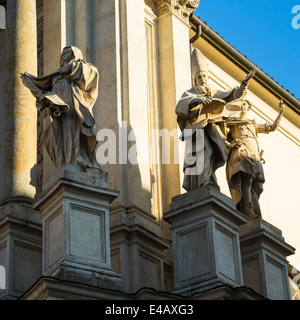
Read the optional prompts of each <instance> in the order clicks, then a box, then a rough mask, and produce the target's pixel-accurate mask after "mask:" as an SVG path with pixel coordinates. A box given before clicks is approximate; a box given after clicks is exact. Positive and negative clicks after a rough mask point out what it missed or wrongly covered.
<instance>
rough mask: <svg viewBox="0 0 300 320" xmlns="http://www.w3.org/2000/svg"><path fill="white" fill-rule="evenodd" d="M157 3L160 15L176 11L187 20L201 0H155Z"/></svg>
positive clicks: (175, 12)
mask: <svg viewBox="0 0 300 320" xmlns="http://www.w3.org/2000/svg"><path fill="white" fill-rule="evenodd" d="M153 1H154V3H155V4H156V5H157V11H158V16H159V17H160V16H163V15H165V14H168V13H174V14H176V15H177V16H178V17H180V18H181V19H182V20H184V21H185V22H188V21H189V16H190V14H191V13H193V12H194V11H195V10H196V9H197V7H198V6H199V2H200V0H153Z"/></svg>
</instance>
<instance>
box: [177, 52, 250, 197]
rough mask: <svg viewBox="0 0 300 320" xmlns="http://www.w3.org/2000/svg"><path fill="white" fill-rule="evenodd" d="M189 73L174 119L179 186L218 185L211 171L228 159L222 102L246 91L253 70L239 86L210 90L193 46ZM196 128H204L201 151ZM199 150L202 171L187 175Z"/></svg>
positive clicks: (203, 64)
mask: <svg viewBox="0 0 300 320" xmlns="http://www.w3.org/2000/svg"><path fill="white" fill-rule="evenodd" d="M192 76H193V79H194V85H193V88H191V89H190V90H188V91H186V92H185V93H184V94H183V96H182V98H181V99H180V100H179V102H178V104H177V106H176V114H177V116H178V118H177V122H178V125H179V127H180V129H181V130H182V131H183V133H182V135H181V139H182V140H185V141H186V155H185V164H184V173H185V175H184V183H183V187H184V188H185V190H187V191H191V190H193V189H197V188H199V187H201V186H206V185H215V186H217V187H218V183H217V178H216V175H215V171H216V170H217V169H218V168H219V167H222V166H223V165H225V163H226V161H227V158H228V150H227V148H226V146H225V140H226V133H225V132H224V130H223V129H224V128H223V122H222V115H223V113H224V110H225V109H226V108H225V105H226V103H228V102H230V101H233V100H236V99H240V98H241V97H243V96H244V95H245V94H246V92H247V87H248V84H249V80H250V79H251V78H252V77H253V76H254V72H250V74H249V75H247V77H246V78H245V80H244V81H243V82H242V83H241V85H240V86H239V87H237V88H234V89H233V90H230V91H225V92H223V91H220V90H213V89H212V88H211V86H210V84H209V83H208V80H209V74H208V63H207V60H206V58H205V57H204V56H203V54H202V53H201V52H200V51H199V50H198V49H194V50H193V53H192ZM227 111H229V110H227ZM188 129H189V130H188ZM197 129H204V143H203V147H202V148H201V150H199V148H197V147H196V130H197ZM203 151H204V168H203V170H202V172H199V173H197V174H194V173H193V174H190V172H191V171H189V170H190V169H191V168H193V167H195V166H196V165H197V161H196V159H197V154H201V153H203ZM188 153H190V154H188ZM190 156H192V157H194V159H195V161H194V162H193V163H192V162H191V161H188V162H187V161H186V159H187V158H191V157H190ZM193 172H194V171H193Z"/></svg>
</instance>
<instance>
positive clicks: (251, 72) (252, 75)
mask: <svg viewBox="0 0 300 320" xmlns="http://www.w3.org/2000/svg"><path fill="white" fill-rule="evenodd" d="M254 76H255V70H251V71H250V72H249V73H248V74H247V76H246V78H245V79H244V80H243V82H242V84H243V85H245V86H246V85H248V83H249V81H250V80H251V79H252V78H253V77H254Z"/></svg>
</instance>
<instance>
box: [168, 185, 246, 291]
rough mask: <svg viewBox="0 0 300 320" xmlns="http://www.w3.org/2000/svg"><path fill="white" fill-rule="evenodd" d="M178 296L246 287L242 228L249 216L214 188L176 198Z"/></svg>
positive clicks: (172, 208)
mask: <svg viewBox="0 0 300 320" xmlns="http://www.w3.org/2000/svg"><path fill="white" fill-rule="evenodd" d="M164 219H165V220H166V221H168V222H169V223H170V224H171V225H172V227H171V230H172V241H173V259H174V278H175V279H174V282H175V289H174V293H178V294H182V295H191V294H194V293H199V292H202V291H205V290H208V289H211V288H214V287H218V286H220V285H224V284H228V285H230V286H231V287H239V286H242V285H243V277H242V265H241V258H240V244H239V228H238V226H239V225H240V224H242V223H245V222H246V217H245V216H243V215H241V214H240V213H239V212H237V211H236V210H235V204H234V202H233V201H232V200H231V199H229V198H228V197H226V196H225V195H223V194H221V193H220V192H219V191H218V190H217V189H215V188H213V187H205V188H200V189H198V190H194V191H191V192H188V193H186V194H183V195H180V196H177V197H175V198H173V199H172V204H171V205H170V210H169V212H167V213H166V214H165V216H164Z"/></svg>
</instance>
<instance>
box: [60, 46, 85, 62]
mask: <svg viewBox="0 0 300 320" xmlns="http://www.w3.org/2000/svg"><path fill="white" fill-rule="evenodd" d="M76 60H83V55H82V52H81V50H80V49H78V48H76V47H73V46H68V47H65V48H64V49H63V51H62V53H61V57H60V66H61V67H62V66H63V65H65V64H67V63H70V62H73V61H76Z"/></svg>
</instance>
